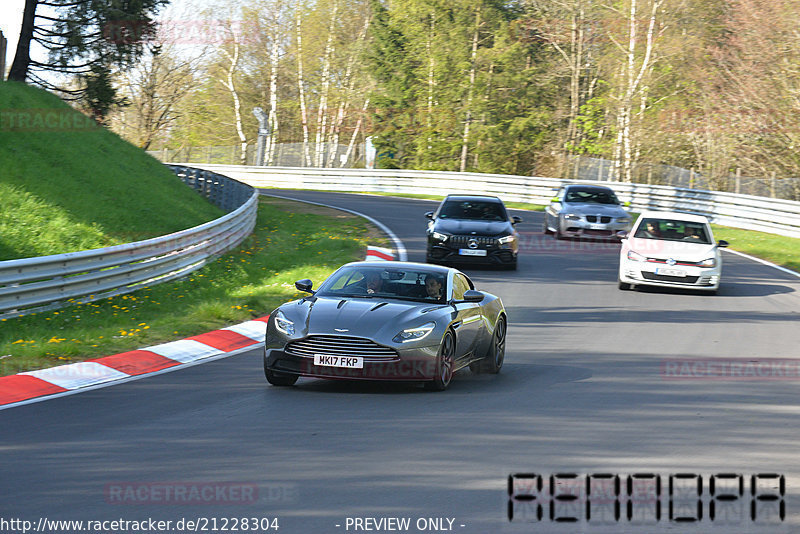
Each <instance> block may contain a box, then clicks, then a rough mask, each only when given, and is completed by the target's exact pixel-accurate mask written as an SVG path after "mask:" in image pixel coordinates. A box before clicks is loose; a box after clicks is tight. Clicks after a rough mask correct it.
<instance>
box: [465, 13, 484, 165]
mask: <svg viewBox="0 0 800 534" xmlns="http://www.w3.org/2000/svg"><path fill="white" fill-rule="evenodd" d="M480 26H481V8H480V6H478V8H477V9H476V10H475V31H474V32H473V34H472V54H471V56H470V60H471V65H470V68H469V89H468V91H467V106H466V107H467V113H466V116H465V118H464V135H463V136H462V139H461V166H460V170H461V172H464V171H465V170H466V169H467V154H468V151H469V147H468V145H469V130H470V124H471V123H472V98H473V94H474V92H475V71H476V69H477V57H478V30H479V29H480Z"/></svg>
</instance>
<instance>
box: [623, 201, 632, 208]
mask: <svg viewBox="0 0 800 534" xmlns="http://www.w3.org/2000/svg"><path fill="white" fill-rule="evenodd" d="M622 205H623V206H625V207H626V208H630V207H631V201H630V200H626V201H625V202H623V203H622Z"/></svg>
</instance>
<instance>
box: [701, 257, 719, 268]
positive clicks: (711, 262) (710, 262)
mask: <svg viewBox="0 0 800 534" xmlns="http://www.w3.org/2000/svg"><path fill="white" fill-rule="evenodd" d="M697 266H698V267H716V266H717V258H706V259H705V260H703V261H701V262H699V263H698V264H697Z"/></svg>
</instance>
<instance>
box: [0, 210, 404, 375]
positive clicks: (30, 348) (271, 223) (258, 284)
mask: <svg viewBox="0 0 800 534" xmlns="http://www.w3.org/2000/svg"><path fill="white" fill-rule="evenodd" d="M319 211H320V208H313V209H310V208H308V206H307V205H304V204H300V203H290V202H288V201H281V200H276V199H262V201H261V204H260V206H259V213H258V221H257V224H256V229H255V231H254V232H253V234H252V235H251V236H250V237H249V238H248V239H247V240H246V241H245V243H244V244H243V246H242V247H240V248H239V249H237V250H236V251H234V252H232V253H230V254H227V255H225V256H222V257H221V258H220V259H218V260H217V261H216V262H214V263H212V264H210V265H208V266H206V267H204V268H203V269H200V270H198V271H196V272H194V273H192V274H191V275H189V276H187V277H186V278H184V279H182V280H179V281H176V282H171V283H164V284H161V285H157V286H154V287H152V288H149V289H143V290H140V291H137V292H135V293H131V294H128V295H122V296H118V297H114V298H109V299H104V300H101V301H97V302H92V303H86V304H79V303H76V304H75V305H74V306H71V307H68V308H64V309H61V310H56V311H52V312H43V313H39V314H31V315H28V316H22V317H16V318H13V319H7V320H3V321H2V322H0V325H2V327H0V375H7V374H14V373H17V372H20V371H24V370H31V369H38V368H44V367H51V366H53V365H59V364H63V363H68V362H77V361H81V360H85V359H90V358H93V357H99V356H104V355H110V354H116V353H119V352H125V351H129V350H135V349H137V348H141V347H145V346H148V345H155V344H158V343H163V342H167V341H172V340H175V339H180V338H184V337H187V336H191V335H196V334H200V333H203V332H207V331H209V330H214V329H217V328H221V327H223V326H227V325H230V324H233V323H237V322H242V321H246V320H248V319H251V318H254V317H261V316H264V315H267V314H268V313H270V312H271V311H272V310H273V309H274V308H276V307H277V306H278V305H279V304H281V303H283V302H286V301H287V300H291V299H293V298H296V297H297V296H298V295H300V293H298V292H297V290H296V289H295V287H294V282H295V280H299V279H301V278H310V279H311V280H313V281H314V283H315V286H316V285H318V284H319V283H320V282H322V280H324V279H325V278H326V277H327V276H328V275H329V274H330V273H331V272H333V270H334V269H336V268H337V267H339V266H340V265H342V264H343V263H346V262H348V261H355V260H359V259H363V258H364V253H365V247H366V245H367V244H372V245H379V246H388V242H387V240H386V239H385V238H384V237H377V236H378V235H379V234H378V232H377V231H376V230H375V229H372V228H371V227H370V226H368V224H367V223H366V222H365V221H364V220H363V219H361V218H358V217H354V216H352V215H349V214H343V213H342V212H334V211H333V210H330V211H328V212H326V213H329V215H319V214H316V213H318V212H319Z"/></svg>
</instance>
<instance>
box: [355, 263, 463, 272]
mask: <svg viewBox="0 0 800 534" xmlns="http://www.w3.org/2000/svg"><path fill="white" fill-rule="evenodd" d="M350 266H352V267H387V268H392V267H395V268H399V269H420V270H426V271H431V272H436V273H441V274H447V273H449V272H450V271H455V270H456V269H453V268H452V267H446V266H444V265H434V264H432V263H419V262H414V261H353V262H350V263H347V264H345V265H342V267H350Z"/></svg>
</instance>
